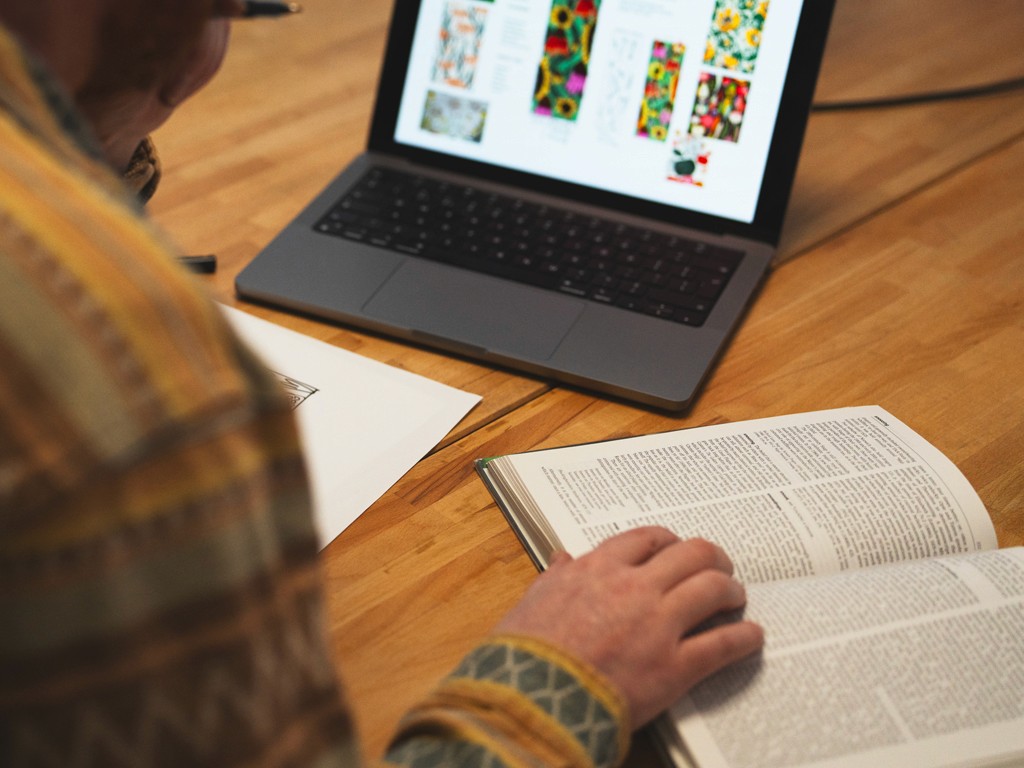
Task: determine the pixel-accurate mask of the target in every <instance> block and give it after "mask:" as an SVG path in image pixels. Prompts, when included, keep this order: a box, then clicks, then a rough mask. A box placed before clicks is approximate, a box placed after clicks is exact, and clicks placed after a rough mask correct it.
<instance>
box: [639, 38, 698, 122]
mask: <svg viewBox="0 0 1024 768" xmlns="http://www.w3.org/2000/svg"><path fill="white" fill-rule="evenodd" d="M685 53H686V46H685V45H683V44H682V43H664V42H661V41H655V43H654V47H653V48H652V49H651V61H650V64H649V65H648V66H647V84H646V86H645V87H644V100H643V102H641V104H640V118H639V120H638V121H637V127H636V133H637V136H643V137H645V138H651V139H654V140H656V141H665V139H667V138H668V128H669V124H670V123H671V122H672V110H673V109H674V108H675V102H676V88H677V86H678V85H679V69H680V68H681V67H682V65H683V55H684V54H685Z"/></svg>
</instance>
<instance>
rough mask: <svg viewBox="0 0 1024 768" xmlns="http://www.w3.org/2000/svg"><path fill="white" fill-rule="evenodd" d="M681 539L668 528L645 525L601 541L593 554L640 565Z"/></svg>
mask: <svg viewBox="0 0 1024 768" xmlns="http://www.w3.org/2000/svg"><path fill="white" fill-rule="evenodd" d="M677 541H679V537H678V536H676V535H675V534H674V533H672V531H670V530H668V529H667V528H658V527H655V526H645V527H643V528H631V529H629V530H628V531H624V532H623V533H620V534H617V535H615V536H612V537H611V538H610V539H605V540H604V541H603V542H601V543H600V544H599V545H598V546H597V548H596V549H594V550H593V554H599V556H601V557H611V558H612V559H615V560H617V561H619V562H622V563H626V564H627V565H640V564H641V563H645V562H647V561H648V560H650V559H651V557H653V556H654V555H655V553H657V552H659V551H660V550H662V549H664V548H665V547H667V546H669V545H670V544H674V543H675V542H677Z"/></svg>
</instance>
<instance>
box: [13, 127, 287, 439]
mask: <svg viewBox="0 0 1024 768" xmlns="http://www.w3.org/2000/svg"><path fill="white" fill-rule="evenodd" d="M8 149H11V150H15V152H8ZM0 354H2V356H3V358H4V360H5V369H6V370H5V376H4V377H2V379H3V380H2V381H0V394H3V395H5V397H3V398H0V411H2V409H3V407H4V406H3V400H6V401H7V402H8V403H12V402H17V403H18V404H19V405H18V410H19V414H14V413H12V412H8V413H7V414H6V416H5V415H4V414H3V413H2V412H0V421H6V422H7V423H8V424H13V423H14V422H15V420H17V419H19V418H20V419H25V420H26V421H28V422H31V423H33V424H34V425H36V426H34V427H33V429H39V427H38V425H39V424H47V425H49V427H47V428H50V427H52V428H53V435H54V439H57V438H58V437H59V438H60V440H61V442H62V443H63V444H64V445H65V446H71V445H74V446H75V448H74V449H75V450H76V451H79V452H82V451H85V452H88V453H91V454H94V455H106V456H111V455H115V454H117V453H118V452H119V451H124V450H126V449H128V448H130V447H131V446H137V445H139V444H140V442H144V441H145V440H146V439H149V436H151V435H153V434H156V433H159V432H161V431H164V432H166V431H167V430H168V429H169V428H172V427H173V425H175V424H187V423H190V422H195V421H197V420H202V419H204V418H207V416H208V415H210V414H213V413H217V412H221V413H223V412H225V411H230V410H232V409H234V410H245V411H247V412H250V413H251V412H252V411H253V410H254V409H256V410H258V409H261V408H263V409H267V408H276V407H279V405H280V403H279V401H278V400H276V397H277V396H278V393H277V392H276V390H275V389H274V387H273V381H272V380H271V379H270V378H269V377H268V376H266V375H265V373H264V372H263V371H262V370H261V368H260V366H259V365H257V364H256V363H255V362H254V361H253V360H252V358H251V356H250V355H249V353H248V352H247V351H246V350H245V349H244V348H243V347H242V346H241V345H240V344H239V343H238V342H237V340H236V339H235V337H234V335H233V334H232V333H231V332H230V330H229V328H228V326H227V323H226V321H225V319H224V318H223V316H222V314H221V313H220V311H219V310H218V309H217V307H216V306H215V305H214V304H213V303H212V302H211V301H210V299H209V297H208V296H207V295H206V292H205V290H203V288H202V286H201V285H200V284H199V283H198V281H197V280H196V279H195V278H194V276H192V275H191V274H189V273H187V272H186V271H185V270H184V268H183V267H181V265H180V264H178V263H177V261H176V259H175V256H174V253H173V251H172V249H171V248H170V247H169V246H168V244H167V242H166V241H165V238H164V237H163V236H162V235H161V234H160V233H159V232H158V231H157V230H156V228H155V227H154V226H153V225H152V224H151V223H150V222H149V221H148V220H147V219H146V217H145V216H144V215H143V214H142V213H141V211H140V209H138V208H137V207H135V206H134V205H133V203H132V201H131V196H130V195H128V194H125V195H119V194H117V193H116V192H114V191H112V189H111V188H110V187H109V186H107V185H103V184H96V183H94V182H93V181H91V180H90V179H89V178H88V174H86V173H82V172H80V171H79V169H76V168H74V167H62V166H61V164H60V163H58V162H55V161H54V158H53V157H51V156H47V154H46V153H45V152H39V151H38V150H37V148H35V147H32V146H31V144H30V143H29V144H24V143H23V144H21V145H19V144H18V143H17V142H15V143H14V144H13V145H7V147H5V153H4V156H3V157H0ZM5 389H6V390H7V392H3V390H5ZM0 426H2V425H0ZM69 450H70V448H69Z"/></svg>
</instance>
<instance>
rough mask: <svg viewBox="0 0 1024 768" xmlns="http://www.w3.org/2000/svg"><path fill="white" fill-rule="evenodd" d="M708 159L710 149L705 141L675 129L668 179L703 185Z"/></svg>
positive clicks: (698, 185)
mask: <svg viewBox="0 0 1024 768" xmlns="http://www.w3.org/2000/svg"><path fill="white" fill-rule="evenodd" d="M710 160H711V150H710V149H709V148H708V143H707V142H706V141H704V140H703V139H701V138H699V137H697V136H693V135H691V134H689V133H683V132H682V131H676V134H675V137H674V138H673V140H672V157H671V159H670V160H669V170H668V179H669V181H678V182H680V183H682V184H693V185H694V186H696V187H703V186H704V179H705V177H706V176H707V172H708V163H709V162H710Z"/></svg>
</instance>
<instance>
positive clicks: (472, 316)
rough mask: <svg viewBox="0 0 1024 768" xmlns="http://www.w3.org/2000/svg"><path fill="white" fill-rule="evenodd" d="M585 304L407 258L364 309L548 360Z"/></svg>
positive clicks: (480, 344) (478, 343) (415, 327)
mask: <svg viewBox="0 0 1024 768" xmlns="http://www.w3.org/2000/svg"><path fill="white" fill-rule="evenodd" d="M583 308H584V305H583V302H582V301H578V300H576V299H572V298H570V297H568V296H562V295H560V294H555V293H551V292H550V291H544V290H541V289H535V288H530V287H528V286H524V285H517V284H516V283H512V282H509V281H507V280H501V279H499V278H495V277H491V276H489V275H481V274H476V273H473V272H468V271H466V270H463V269H456V268H454V267H448V266H445V265H441V264H434V263H431V262H423V261H419V260H417V259H407V260H406V261H405V263H403V264H402V266H401V267H399V268H398V270H396V271H395V273H394V274H393V275H392V276H391V278H390V279H389V280H388V281H387V282H386V283H385V284H384V286H383V287H382V288H381V289H380V290H379V291H377V293H376V294H375V295H374V297H373V298H372V299H370V301H368V302H367V304H366V306H365V307H364V308H363V310H364V312H365V313H366V314H367V315H370V316H371V317H374V318H377V319H380V320H383V321H385V322H387V323H389V324H392V325H396V326H398V327H400V328H404V329H409V330H412V331H414V332H415V331H420V332H424V333H426V334H429V335H432V336H438V337H441V338H443V339H448V340H452V341H457V342H461V343H463V344H469V345H472V346H474V347H480V348H482V349H483V350H486V351H488V352H499V353H507V354H511V355H514V356H516V357H520V358H525V359H534V360H546V359H547V358H549V357H551V355H552V354H553V353H554V351H555V350H556V349H557V348H558V344H559V343H560V342H561V341H562V339H563V338H564V337H565V334H566V333H568V331H569V329H570V328H571V327H572V324H573V323H574V322H575V320H576V318H577V317H579V315H580V313H581V312H582V311H583Z"/></svg>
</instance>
